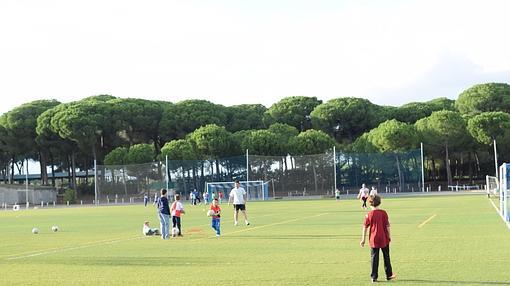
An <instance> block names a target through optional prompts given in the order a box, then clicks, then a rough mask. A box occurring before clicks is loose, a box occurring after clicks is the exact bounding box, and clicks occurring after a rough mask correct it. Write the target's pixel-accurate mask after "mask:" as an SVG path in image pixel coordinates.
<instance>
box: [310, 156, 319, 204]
mask: <svg viewBox="0 0 510 286" xmlns="http://www.w3.org/2000/svg"><path fill="white" fill-rule="evenodd" d="M311 163H312V170H313V184H314V187H315V194H316V195H318V194H319V192H318V190H317V170H315V162H314V160H311Z"/></svg>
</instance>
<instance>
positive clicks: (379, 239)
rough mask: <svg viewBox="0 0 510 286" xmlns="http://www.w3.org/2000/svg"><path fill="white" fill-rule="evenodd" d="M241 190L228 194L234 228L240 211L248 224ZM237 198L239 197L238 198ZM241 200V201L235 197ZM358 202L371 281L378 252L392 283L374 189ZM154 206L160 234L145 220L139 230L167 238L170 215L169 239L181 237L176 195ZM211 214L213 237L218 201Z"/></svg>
mask: <svg viewBox="0 0 510 286" xmlns="http://www.w3.org/2000/svg"><path fill="white" fill-rule="evenodd" d="M243 191H244V189H243V188H242V187H240V186H239V182H236V187H235V188H234V189H233V190H232V191H231V194H230V197H229V204H230V198H233V199H234V209H235V213H234V217H235V222H234V224H235V225H237V213H238V211H239V210H242V212H243V214H244V216H245V222H246V225H249V222H248V219H247V216H246V212H245V208H244V207H245V203H246V201H245V199H246V191H244V192H243ZM239 195H240V196H239ZM337 196H339V195H337V193H335V197H337ZM239 197H241V198H239ZM358 199H361V201H362V202H363V204H362V208H363V209H365V208H367V202H368V204H369V206H370V208H371V210H370V211H369V212H368V213H367V214H366V215H365V220H364V223H363V232H362V237H361V241H360V246H361V247H364V246H365V238H366V236H367V231H368V233H369V245H370V248H371V255H370V257H371V269H372V271H371V274H370V277H371V281H372V282H377V279H378V270H379V251H380V250H381V251H382V253H383V261H384V270H385V274H386V280H393V279H395V278H396V275H395V273H394V272H393V269H392V266H391V260H390V241H391V236H390V222H389V218H388V214H387V213H386V211H384V210H382V209H380V208H379V206H380V204H381V197H380V196H379V195H378V194H377V190H375V189H374V188H372V191H369V190H368V188H366V187H365V184H363V185H362V187H361V189H360V192H359V194H358ZM156 205H157V207H158V215H159V219H160V223H161V233H160V232H159V230H158V229H156V228H150V226H149V222H148V221H146V222H145V223H144V227H143V233H144V235H160V234H161V237H162V238H163V239H168V238H169V237H170V234H169V222H170V216H171V218H172V230H173V231H172V236H182V234H181V231H182V229H181V214H184V213H185V211H184V206H183V205H182V203H181V202H180V196H179V195H175V201H174V202H173V203H172V205H171V206H169V204H168V198H167V191H166V190H165V189H162V190H161V197H160V198H158V200H157V202H156ZM210 210H211V211H212V213H211V227H212V228H213V229H214V231H215V232H216V236H220V235H221V231H220V217H221V208H220V206H219V202H218V198H213V200H212V202H211V206H210Z"/></svg>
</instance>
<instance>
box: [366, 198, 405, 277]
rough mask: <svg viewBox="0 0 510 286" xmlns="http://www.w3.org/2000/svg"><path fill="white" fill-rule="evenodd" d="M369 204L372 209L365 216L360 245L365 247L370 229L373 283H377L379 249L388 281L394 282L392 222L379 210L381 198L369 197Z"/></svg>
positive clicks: (384, 212)
mask: <svg viewBox="0 0 510 286" xmlns="http://www.w3.org/2000/svg"><path fill="white" fill-rule="evenodd" d="M368 203H369V205H370V208H371V209H372V210H371V211H369V212H368V213H367V214H366V215H365V222H364V223H363V234H362V236H361V241H360V245H361V247H364V246H365V237H366V236H367V230H368V229H370V234H369V243H370V248H371V262H372V263H371V264H372V273H371V274H370V277H371V278H372V282H377V278H378V273H379V272H378V271H379V249H380V250H382V253H383V258H384V271H385V272H386V280H393V279H395V278H396V277H397V276H396V275H395V273H393V269H392V268H391V261H390V241H391V236H390V221H389V219H388V214H387V213H386V211H384V210H382V209H380V208H379V205H380V204H381V197H379V196H378V195H374V196H369V197H368Z"/></svg>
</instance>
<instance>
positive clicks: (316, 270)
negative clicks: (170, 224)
mask: <svg viewBox="0 0 510 286" xmlns="http://www.w3.org/2000/svg"><path fill="white" fill-rule="evenodd" d="M221 207H222V211H223V216H222V222H221V231H222V236H221V237H220V238H216V237H215V235H214V232H213V230H212V229H211V227H210V219H209V218H208V217H206V215H205V210H204V207H203V206H190V205H185V208H186V211H187V213H186V214H185V215H183V218H182V223H183V234H184V237H182V238H176V239H170V240H166V241H163V240H161V239H160V238H159V237H143V236H142V234H141V228H142V224H143V221H144V220H149V221H150V222H151V225H152V226H153V227H159V222H158V221H157V216H156V210H155V208H154V207H153V206H152V205H149V206H147V207H144V206H142V205H131V206H110V207H106V206H102V207H81V208H80V207H69V208H57V209H36V210H28V211H19V212H13V211H4V210H2V211H0V241H1V243H0V285H367V284H370V248H369V247H367V246H366V247H365V248H361V247H360V246H359V241H360V238H361V231H362V222H363V218H364V214H365V211H364V210H362V209H361V208H360V203H359V202H358V201H357V200H353V199H350V200H342V201H340V202H336V201H335V200H333V199H330V200H310V201H305V200H303V201H269V202H249V203H248V204H247V211H248V214H249V219H250V222H251V225H250V226H244V224H243V225H241V224H240V225H239V226H234V225H233V222H232V206H230V207H227V205H226V204H222V205H221ZM381 208H382V209H385V210H386V211H387V212H388V214H389V217H390V222H391V232H392V243H391V246H390V248H391V258H392V265H393V269H394V272H395V273H396V274H397V280H395V281H390V282H386V281H384V268H383V264H382V257H381V262H380V263H381V264H380V267H379V276H380V280H381V282H380V283H386V284H387V285H389V284H398V285H510V272H508V263H509V261H510V260H509V254H510V250H509V242H510V229H508V228H507V226H506V225H505V224H504V223H503V221H502V220H501V218H500V217H499V216H498V215H497V214H496V211H495V210H494V208H493V206H492V205H491V204H490V202H489V200H488V199H487V198H486V196H485V195H456V196H423V197H400V198H385V197H384V195H383V201H382V205H381ZM241 217H242V216H241ZM241 222H242V219H241V220H240V223H241ZM53 225H58V226H59V228H60V230H59V231H58V232H55V233H54V232H52V231H51V227H52V226H53ZM33 227H38V228H39V229H40V233H39V234H36V235H34V234H32V233H31V230H32V228H33Z"/></svg>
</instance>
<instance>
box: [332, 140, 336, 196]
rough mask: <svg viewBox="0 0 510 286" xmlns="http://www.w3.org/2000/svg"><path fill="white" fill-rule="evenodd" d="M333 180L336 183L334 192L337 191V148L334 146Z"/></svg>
mask: <svg viewBox="0 0 510 286" xmlns="http://www.w3.org/2000/svg"><path fill="white" fill-rule="evenodd" d="M333 178H334V182H335V187H334V188H333V192H335V191H336V146H333Z"/></svg>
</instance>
